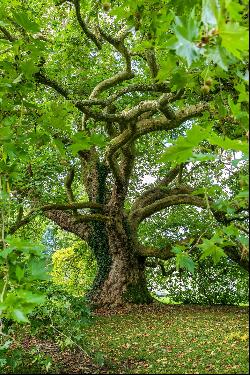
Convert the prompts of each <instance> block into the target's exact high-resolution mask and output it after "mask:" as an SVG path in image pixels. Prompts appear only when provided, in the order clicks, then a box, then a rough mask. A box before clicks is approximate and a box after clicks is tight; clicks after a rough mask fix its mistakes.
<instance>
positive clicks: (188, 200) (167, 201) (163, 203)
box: [130, 194, 207, 227]
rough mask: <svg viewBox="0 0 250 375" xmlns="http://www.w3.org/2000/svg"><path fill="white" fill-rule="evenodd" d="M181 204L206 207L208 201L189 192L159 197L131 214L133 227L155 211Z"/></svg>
mask: <svg viewBox="0 0 250 375" xmlns="http://www.w3.org/2000/svg"><path fill="white" fill-rule="evenodd" d="M180 204H191V205H194V206H198V207H202V208H206V207H207V205H206V201H205V199H203V198H200V197H197V196H193V195H189V194H178V195H167V196H166V197H165V198H162V199H158V200H157V201H155V202H154V203H151V204H150V205H148V206H146V207H144V208H139V209H137V210H135V211H133V212H131V215H130V221H131V224H132V226H133V227H137V226H138V225H139V223H140V222H141V221H143V220H144V219H146V218H147V217H149V216H151V215H153V214H154V213H156V212H158V211H161V210H163V209H165V208H167V207H170V206H174V205H180Z"/></svg>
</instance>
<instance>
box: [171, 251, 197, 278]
mask: <svg viewBox="0 0 250 375" xmlns="http://www.w3.org/2000/svg"><path fill="white" fill-rule="evenodd" d="M176 268H177V269H179V268H185V269H186V270H187V271H189V272H191V273H194V269H195V263H194V261H193V259H192V258H191V257H190V256H189V255H188V254H187V253H185V252H181V253H179V254H177V255H176Z"/></svg>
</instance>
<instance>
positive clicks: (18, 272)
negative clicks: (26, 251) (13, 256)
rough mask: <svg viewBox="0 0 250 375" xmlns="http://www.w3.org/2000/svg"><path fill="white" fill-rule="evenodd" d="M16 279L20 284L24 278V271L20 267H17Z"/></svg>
mask: <svg viewBox="0 0 250 375" xmlns="http://www.w3.org/2000/svg"><path fill="white" fill-rule="evenodd" d="M16 277H17V280H18V281H19V282H20V281H21V280H22V279H23V277H24V269H23V268H21V267H20V266H19V265H17V266H16Z"/></svg>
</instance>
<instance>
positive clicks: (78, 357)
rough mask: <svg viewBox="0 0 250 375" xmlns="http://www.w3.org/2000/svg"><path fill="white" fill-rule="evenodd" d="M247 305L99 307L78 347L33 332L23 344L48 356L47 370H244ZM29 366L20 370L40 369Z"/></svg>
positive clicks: (238, 372)
mask: <svg viewBox="0 0 250 375" xmlns="http://www.w3.org/2000/svg"><path fill="white" fill-rule="evenodd" d="M248 311H249V309H248V308H245V307H244V308H243V307H242V308H239V307H232V306H231V307H222V306H214V307H202V306H183V305H163V304H158V303H157V304H154V305H150V306H126V307H123V308H119V309H110V310H109V309H99V310H97V311H96V312H95V314H94V315H95V319H94V323H93V324H92V325H91V326H90V328H88V329H87V330H86V336H85V339H84V343H83V344H82V345H81V346H79V347H74V348H71V349H66V350H62V349H60V348H59V346H58V344H56V343H55V342H54V341H53V340H41V339H39V337H37V336H36V337H31V336H27V337H26V339H25V340H23V346H24V347H26V348H27V350H29V351H30V350H31V348H33V349H32V350H33V352H34V354H33V358H34V356H35V355H36V353H41V352H43V353H44V358H47V359H48V358H50V357H51V360H49V361H50V362H51V364H50V365H48V367H47V370H46V363H45V364H44V370H43V371H42V372H46V371H48V372H49V373H70V374H72V373H79V374H81V373H85V374H87V373H88V374H89V373H92V374H115V373H118V374H136V373H141V374H154V373H156V374H210V373H211V374H247V373H248ZM85 350H86V351H88V352H89V353H91V356H92V357H90V356H88V354H86V353H85ZM31 362H32V361H31ZM37 362H39V361H37ZM40 362H41V361H40ZM48 363H49V362H48ZM29 367H30V368H26V369H24V368H23V371H25V372H29V373H41V372H36V371H35V368H34V363H33V365H32V363H30V366H29ZM23 373H24V372H23Z"/></svg>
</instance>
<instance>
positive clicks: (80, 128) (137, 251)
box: [0, 0, 248, 305]
mask: <svg viewBox="0 0 250 375" xmlns="http://www.w3.org/2000/svg"><path fill="white" fill-rule="evenodd" d="M246 12H247V11H246V2H245V1H220V2H219V1H216V0H214V1H203V2H202V4H201V1H186V2H183V1H171V0H165V1H160V2H159V1H156V0H148V1H147V0H145V1H115V0H114V1H111V2H110V3H109V2H103V1H97V0H92V1H91V0H72V1H57V2H53V1H52V0H49V1H48V0H47V1H40V2H38V1H36V0H32V1H29V2H23V1H21V0H20V1H18V0H15V1H14V0H11V1H6V0H4V1H2V2H1V8H0V14H1V19H2V20H1V21H0V43H1V58H0V69H1V70H0V74H1V80H2V89H1V90H2V91H1V115H0V116H1V123H2V125H1V137H2V144H3V147H2V151H1V158H2V160H1V179H2V186H4V187H5V189H6V191H7V192H9V194H10V201H11V203H10V206H11V209H12V211H11V215H12V216H11V215H9V216H10V217H9V223H8V225H6V228H5V229H6V234H9V235H10V234H13V233H16V232H17V231H18V230H19V228H21V227H23V226H24V225H25V224H27V223H29V222H30V221H31V220H32V219H33V218H34V217H35V216H36V215H37V214H41V215H44V216H46V217H47V218H49V219H50V220H52V221H53V222H55V223H56V224H58V225H59V226H60V227H61V228H62V229H64V230H66V231H69V232H72V233H74V234H76V235H77V236H78V237H79V238H81V239H82V240H84V241H86V242H87V243H88V245H89V246H90V248H91V249H92V251H93V253H94V255H95V258H96V261H97V265H98V273H97V276H96V279H95V282H94V285H93V288H92V291H91V293H90V298H91V300H92V302H93V303H96V304H114V305H115V304H121V303H124V302H137V303H145V302H146V303H147V302H150V301H151V296H150V294H149V292H148V290H147V286H146V279H145V274H144V271H145V267H146V264H147V262H146V260H147V258H152V257H153V258H157V259H169V258H171V257H173V256H174V252H175V253H177V257H178V260H179V265H180V266H182V265H183V266H186V267H187V268H189V269H190V267H191V268H192V264H191V263H190V262H192V260H191V258H190V256H189V253H188V252H187V251H186V250H185V249H186V247H185V246H187V245H188V246H189V248H192V251H193V249H195V248H196V247H197V246H201V247H200V248H201V249H203V250H204V252H206V251H207V255H209V254H210V255H212V256H213V257H214V258H215V259H217V258H219V257H220V256H222V255H224V253H223V252H222V249H221V247H222V248H223V249H224V251H225V253H226V254H227V255H228V256H229V257H231V258H232V259H233V260H235V261H237V262H238V263H240V264H241V265H242V266H244V267H246V265H247V255H246V246H245V244H244V241H243V242H242V241H241V237H242V235H243V234H244V233H245V232H246V226H245V220H246V209H247V203H246V200H245V190H244V184H245V182H246V179H245V176H244V174H245V172H244V168H245V157H244V156H243V157H242V155H243V154H242V153H245V152H246V150H247V143H246V141H247V94H246V85H247V76H246V60H247V48H248V42H247V32H246V27H245V23H246ZM172 143H174V145H173V144H172ZM235 151H238V152H239V154H240V159H241V160H240V161H238V165H236V162H235V161H234V165H233V166H232V165H231V162H230V160H228V159H230V158H231V159H235V158H234V157H233V155H234V152H235ZM160 154H163V156H162V157H161V159H160ZM238 159H239V158H238ZM226 168H229V171H227V172H225V170H226ZM225 173H226V177H225ZM144 175H149V176H150V177H154V179H155V181H154V182H153V183H152V184H147V183H145V184H142V178H143V176H144ZM223 179H224V180H225V181H227V182H225V181H224V180H223ZM222 180H223V181H222ZM240 183H241V185H240ZM214 185H215V186H214ZM213 186H214V187H213ZM226 186H227V189H226ZM216 189H217V190H216ZM218 189H219V195H218ZM3 190H4V189H3ZM223 190H225V191H224V192H223ZM210 193H211V196H210ZM212 193H213V194H212ZM216 194H217V196H216ZM220 195H221V197H222V198H223V199H222V200H221V201H220V202H219V203H218V198H219V197H220ZM216 198H217V202H216ZM194 207H198V208H200V209H202V210H204V212H203V213H202V214H201V213H200V210H197V209H196V210H195V209H194ZM173 210H176V212H178V213H179V215H180V221H181V220H184V221H186V222H188V221H189V220H190V222H191V221H192V218H194V216H197V215H200V218H201V220H204V223H205V224H206V225H209V230H204V225H203V227H202V226H201V227H199V225H198V226H197V227H196V228H195V231H194V232H195V234H194V233H192V235H190V238H189V233H183V232H181V231H178V233H176V236H169V238H166V236H164V235H163V237H164V241H165V242H164V241H162V246H160V247H159V246H158V247H154V236H153V234H152V237H151V238H150V239H149V238H148V236H147V241H146V242H147V243H145V242H144V243H142V242H141V239H140V236H139V235H138V231H140V230H141V228H142V225H143V223H145V221H147V220H149V221H150V218H151V217H154V215H155V214H157V213H159V212H162V213H163V214H165V213H171V214H172V213H173ZM178 210H179V211H178ZM183 210H184V211H183ZM8 212H10V211H8ZM183 212H184V215H183ZM189 215H190V219H189ZM175 217H176V216H175ZM163 220H165V216H163ZM232 223H236V224H235V225H234V226H232ZM237 223H238V224H237ZM229 224H230V226H229V228H230V229H228V232H227V231H226V229H225V228H227V226H228V225H229ZM187 225H188V224H187ZM221 228H222V229H221ZM220 230H221V232H219V231H220ZM218 233H220V234H221V235H222V233H224V234H225V235H227V239H226V240H224V239H223V238H222V239H221V240H218ZM216 235H217V237H216ZM230 236H231V240H229V239H228V238H229V237H230ZM232 237H236V239H235V240H232ZM202 241H203V242H202ZM204 241H205V242H204ZM206 241H210V242H206ZM148 242H151V244H148ZM208 244H209V246H210V247H211V246H213V253H209V251H208V250H207V248H208ZM202 246H203V248H202ZM172 250H174V252H173V251H172ZM190 264H191V266H190Z"/></svg>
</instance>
